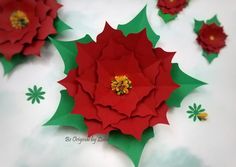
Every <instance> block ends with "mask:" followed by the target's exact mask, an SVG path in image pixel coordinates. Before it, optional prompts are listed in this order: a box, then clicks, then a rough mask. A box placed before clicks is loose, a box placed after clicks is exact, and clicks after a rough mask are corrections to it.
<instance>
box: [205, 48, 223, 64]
mask: <svg viewBox="0 0 236 167" xmlns="http://www.w3.org/2000/svg"><path fill="white" fill-rule="evenodd" d="M202 55H203V56H204V57H205V58H206V59H207V61H208V62H209V63H211V62H212V61H213V60H214V59H215V58H217V57H218V55H219V54H217V53H207V52H206V51H203V52H202Z"/></svg>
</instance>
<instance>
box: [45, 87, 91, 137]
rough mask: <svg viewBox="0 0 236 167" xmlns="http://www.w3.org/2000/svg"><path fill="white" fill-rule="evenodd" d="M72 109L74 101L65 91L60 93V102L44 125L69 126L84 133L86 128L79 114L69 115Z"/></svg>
mask: <svg viewBox="0 0 236 167" xmlns="http://www.w3.org/2000/svg"><path fill="white" fill-rule="evenodd" d="M73 107H74V100H73V98H72V97H70V96H69V95H68V93H67V91H66V90H62V91H61V100H60V104H59V106H58V108H57V111H56V113H55V114H54V115H53V117H52V118H51V119H50V120H49V121H48V122H47V123H45V124H44V125H58V126H70V127H74V128H76V129H79V130H80V131H82V132H84V131H86V130H87V126H86V125H85V124H84V118H83V117H82V116H81V115H79V114H71V111H72V109H73Z"/></svg>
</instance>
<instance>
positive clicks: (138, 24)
mask: <svg viewBox="0 0 236 167" xmlns="http://www.w3.org/2000/svg"><path fill="white" fill-rule="evenodd" d="M146 8H147V7H146V6H145V7H144V8H143V9H142V11H141V12H139V14H138V15H137V16H136V17H135V18H134V19H133V20H131V21H130V22H128V23H127V24H123V25H119V26H118V30H121V31H122V32H123V33H124V35H128V34H131V33H139V32H140V31H142V30H143V29H146V30H147V36H148V39H149V40H150V41H151V42H152V45H153V47H155V46H156V43H157V42H158V40H159V38H160V36H159V35H157V34H156V33H155V32H154V31H153V29H152V27H151V25H150V24H149V22H148V18H147V14H146Z"/></svg>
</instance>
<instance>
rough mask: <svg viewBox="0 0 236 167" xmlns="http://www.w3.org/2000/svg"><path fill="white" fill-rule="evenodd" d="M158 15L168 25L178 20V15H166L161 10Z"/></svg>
mask: <svg viewBox="0 0 236 167" xmlns="http://www.w3.org/2000/svg"><path fill="white" fill-rule="evenodd" d="M158 15H159V16H160V17H161V18H162V19H163V21H164V22H165V23H168V22H170V21H172V20H174V19H176V17H177V14H175V15H171V14H165V13H163V12H162V11H161V10H159V12H158Z"/></svg>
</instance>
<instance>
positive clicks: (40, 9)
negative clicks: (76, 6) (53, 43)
mask: <svg viewBox="0 0 236 167" xmlns="http://www.w3.org/2000/svg"><path fill="white" fill-rule="evenodd" d="M60 7H61V5H60V4H58V3H57V2H56V0H1V1H0V20H1V22H0V53H2V54H3V55H4V56H5V58H6V59H8V60H10V59H11V58H12V57H13V56H14V55H15V54H18V53H20V54H23V55H25V56H31V55H39V54H40V48H41V47H42V46H43V45H44V43H45V39H46V38H47V37H48V35H51V34H55V33H56V29H55V28H54V25H53V23H54V19H55V18H56V16H57V10H58V9H59V8H60Z"/></svg>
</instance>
